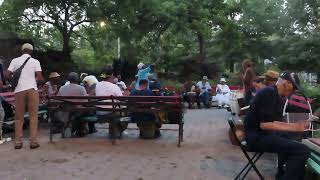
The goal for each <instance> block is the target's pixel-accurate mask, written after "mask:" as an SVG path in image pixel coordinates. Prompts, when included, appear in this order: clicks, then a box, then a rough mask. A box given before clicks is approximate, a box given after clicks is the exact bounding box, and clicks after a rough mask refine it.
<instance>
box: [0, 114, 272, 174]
mask: <svg viewBox="0 0 320 180" xmlns="http://www.w3.org/2000/svg"><path fill="white" fill-rule="evenodd" d="M227 116H228V112H226V111H225V110H216V109H209V110H190V111H188V112H187V113H186V114H185V137H184V139H185V142H184V143H183V144H182V147H181V148H177V146H176V141H177V132H176V131H162V137H161V138H160V139H158V140H140V139H138V132H137V131H136V130H129V131H128V132H129V133H128V134H127V135H125V137H124V139H123V140H120V141H118V143H117V145H116V146H112V145H111V144H110V142H109V141H108V140H107V139H106V132H105V131H106V130H105V129H99V131H100V132H99V133H97V134H95V135H92V136H90V137H86V138H77V139H71V138H68V139H61V138H59V137H56V138H55V139H54V140H55V143H54V144H49V143H48V136H47V131H45V130H43V132H42V133H41V134H42V138H41V148H40V149H37V150H29V148H28V144H27V142H26V143H25V147H24V149H22V150H13V145H12V144H11V143H10V144H5V145H1V146H0V154H1V157H0V158H1V161H0V179H3V180H43V179H46V180H60V179H66V180H87V179H91V180H100V179H108V180H163V179H170V180H213V179H216V180H224V179H226V180H228V179H232V178H233V177H234V175H235V174H236V173H237V172H238V171H239V170H240V169H241V168H242V167H243V166H244V164H245V163H246V161H245V159H244V157H243V155H242V153H241V152H240V150H239V148H238V147H236V146H232V145H230V143H229V140H228V136H227V132H228V131H227V130H228V125H227V122H226V118H227ZM168 128H174V126H168ZM275 162H276V161H275V157H274V156H271V155H264V156H263V158H262V160H261V161H259V163H258V167H259V169H261V171H262V172H263V175H264V176H265V177H266V178H267V179H273V177H274V173H275V170H276V167H275ZM247 179H249V180H250V179H252V180H254V179H257V176H256V175H255V174H254V173H253V172H252V173H250V174H249V177H248V178H247Z"/></svg>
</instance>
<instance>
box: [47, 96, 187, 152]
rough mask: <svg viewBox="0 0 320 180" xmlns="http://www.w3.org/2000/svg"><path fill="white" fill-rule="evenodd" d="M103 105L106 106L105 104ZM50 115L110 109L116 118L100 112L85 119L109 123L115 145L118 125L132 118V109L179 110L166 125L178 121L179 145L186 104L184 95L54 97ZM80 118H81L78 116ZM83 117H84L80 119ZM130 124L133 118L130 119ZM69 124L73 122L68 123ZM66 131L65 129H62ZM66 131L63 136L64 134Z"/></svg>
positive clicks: (181, 138)
mask: <svg viewBox="0 0 320 180" xmlns="http://www.w3.org/2000/svg"><path fill="white" fill-rule="evenodd" d="M101 106H103V108H102V107H101ZM48 111H49V117H50V119H51V117H53V115H54V113H55V112H59V111H62V112H72V113H91V114H96V112H97V111H103V112H110V113H111V116H112V118H110V119H107V120H106V121H101V119H100V118H99V117H98V116H96V115H91V116H88V117H84V118H82V119H84V120H86V121H91V122H106V123H108V124H109V135H110V139H111V141H112V144H115V139H116V137H115V133H114V132H115V131H114V129H115V124H116V123H117V122H119V121H120V119H121V118H122V119H123V118H127V119H130V118H128V117H130V115H129V114H130V113H132V112H154V113H159V112H166V113H167V114H169V113H170V112H175V113H176V114H178V115H177V116H176V117H173V118H172V117H169V116H168V118H167V120H166V121H165V122H162V124H176V125H178V126H179V129H178V133H179V134H178V147H180V145H181V141H182V140H183V125H184V122H183V111H184V109H183V104H182V99H181V97H180V96H51V97H49V100H48ZM77 120H79V119H77ZM80 120H81V118H80ZM49 122H50V142H52V139H53V133H52V127H53V126H52V124H53V123H52V120H50V121H49ZM128 123H130V121H129V122H128ZM65 124H69V123H65ZM62 131H64V129H63V130H62ZM63 133H64V132H62V137H63Z"/></svg>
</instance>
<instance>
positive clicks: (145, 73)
mask: <svg viewBox="0 0 320 180" xmlns="http://www.w3.org/2000/svg"><path fill="white" fill-rule="evenodd" d="M150 72H151V67H150V66H149V67H147V68H145V69H140V70H139V71H138V80H137V82H136V85H135V88H136V90H138V89H139V83H140V80H142V79H144V80H148V74H149V73H150Z"/></svg>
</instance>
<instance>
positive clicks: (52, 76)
mask: <svg viewBox="0 0 320 180" xmlns="http://www.w3.org/2000/svg"><path fill="white" fill-rule="evenodd" d="M57 77H60V74H58V73H57V72H52V73H50V75H49V79H50V78H57Z"/></svg>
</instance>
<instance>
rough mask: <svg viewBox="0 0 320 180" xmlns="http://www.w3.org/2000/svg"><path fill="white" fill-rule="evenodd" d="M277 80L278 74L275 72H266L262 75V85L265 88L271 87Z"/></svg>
mask: <svg viewBox="0 0 320 180" xmlns="http://www.w3.org/2000/svg"><path fill="white" fill-rule="evenodd" d="M278 78H279V73H278V72H276V71H272V70H268V71H267V72H266V73H265V74H264V84H265V85H266V86H273V85H275V84H276V83H277V80H278Z"/></svg>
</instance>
